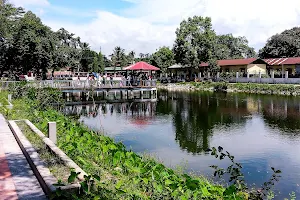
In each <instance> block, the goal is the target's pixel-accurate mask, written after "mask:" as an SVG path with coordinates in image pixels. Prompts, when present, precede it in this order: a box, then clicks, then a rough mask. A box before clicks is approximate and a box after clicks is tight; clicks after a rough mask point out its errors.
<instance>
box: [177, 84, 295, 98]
mask: <svg viewBox="0 0 300 200" xmlns="http://www.w3.org/2000/svg"><path fill="white" fill-rule="evenodd" d="M182 84H186V85H190V86H192V87H193V89H195V90H204V91H207V90H209V91H214V90H223V91H227V92H241V93H252V94H276V95H291V96H298V95H300V87H299V86H297V85H289V84H260V83H225V82H208V81H206V82H189V83H178V85H182Z"/></svg>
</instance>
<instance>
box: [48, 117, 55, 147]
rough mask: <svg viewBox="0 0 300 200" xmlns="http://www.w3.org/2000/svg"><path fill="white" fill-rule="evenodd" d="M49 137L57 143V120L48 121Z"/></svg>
mask: <svg viewBox="0 0 300 200" xmlns="http://www.w3.org/2000/svg"><path fill="white" fill-rule="evenodd" d="M48 137H49V139H50V140H51V141H52V142H53V143H54V144H56V142H57V137H56V122H48Z"/></svg>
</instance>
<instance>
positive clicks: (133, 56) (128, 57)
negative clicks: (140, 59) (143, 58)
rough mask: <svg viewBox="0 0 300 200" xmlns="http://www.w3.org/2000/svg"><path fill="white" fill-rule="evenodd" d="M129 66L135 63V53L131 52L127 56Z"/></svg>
mask: <svg viewBox="0 0 300 200" xmlns="http://www.w3.org/2000/svg"><path fill="white" fill-rule="evenodd" d="M127 60H128V64H132V63H133V62H134V61H135V52H134V51H130V52H129V53H128V56H127Z"/></svg>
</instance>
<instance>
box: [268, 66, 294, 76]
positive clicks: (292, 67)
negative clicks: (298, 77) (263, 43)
mask: <svg viewBox="0 0 300 200" xmlns="http://www.w3.org/2000/svg"><path fill="white" fill-rule="evenodd" d="M270 69H273V70H276V71H281V70H282V65H273V66H270ZM288 69H291V73H292V74H295V73H296V66H295V65H283V70H284V71H287V70H288Z"/></svg>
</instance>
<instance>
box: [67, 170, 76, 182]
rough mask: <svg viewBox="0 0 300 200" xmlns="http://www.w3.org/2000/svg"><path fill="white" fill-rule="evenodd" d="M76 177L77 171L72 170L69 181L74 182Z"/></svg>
mask: <svg viewBox="0 0 300 200" xmlns="http://www.w3.org/2000/svg"><path fill="white" fill-rule="evenodd" d="M76 178H77V173H76V172H74V171H72V172H71V174H70V176H69V178H68V183H73V182H74V181H75V179H76Z"/></svg>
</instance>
